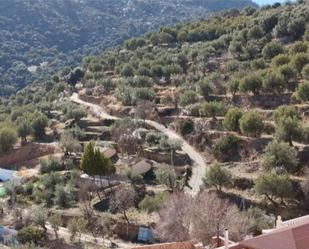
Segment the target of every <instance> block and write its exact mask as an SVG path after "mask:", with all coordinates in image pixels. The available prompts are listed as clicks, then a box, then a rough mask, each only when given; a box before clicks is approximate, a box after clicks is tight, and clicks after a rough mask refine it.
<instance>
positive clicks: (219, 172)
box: [203, 163, 232, 192]
mask: <svg viewBox="0 0 309 249" xmlns="http://www.w3.org/2000/svg"><path fill="white" fill-rule="evenodd" d="M203 180H204V183H205V185H206V186H207V187H215V188H216V190H217V191H220V192H221V191H222V187H226V188H228V187H230V186H231V185H232V175H231V173H230V172H229V171H228V170H227V169H224V168H223V167H222V166H221V165H220V164H218V163H216V164H214V165H212V166H210V167H209V169H208V170H207V172H206V174H205V177H204V179H203Z"/></svg>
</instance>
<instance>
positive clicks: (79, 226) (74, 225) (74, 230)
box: [68, 218, 87, 241]
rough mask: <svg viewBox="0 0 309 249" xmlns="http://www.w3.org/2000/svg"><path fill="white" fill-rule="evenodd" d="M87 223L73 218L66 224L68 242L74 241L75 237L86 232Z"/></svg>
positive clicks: (81, 219)
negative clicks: (68, 233)
mask: <svg viewBox="0 0 309 249" xmlns="http://www.w3.org/2000/svg"><path fill="white" fill-rule="evenodd" d="M86 225H87V221H86V220H85V219H83V218H74V219H72V220H71V221H70V222H69V224H68V230H69V232H70V234H71V237H70V240H71V241H74V239H75V237H76V236H79V238H80V236H81V234H82V232H84V231H85V230H86Z"/></svg>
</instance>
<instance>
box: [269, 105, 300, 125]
mask: <svg viewBox="0 0 309 249" xmlns="http://www.w3.org/2000/svg"><path fill="white" fill-rule="evenodd" d="M273 117H274V120H275V123H276V124H278V123H279V122H280V120H281V119H286V118H288V117H290V118H295V119H299V115H298V113H297V110H296V109H295V107H294V106H290V105H283V106H280V107H278V108H277V109H276V110H275V111H274V113H273Z"/></svg>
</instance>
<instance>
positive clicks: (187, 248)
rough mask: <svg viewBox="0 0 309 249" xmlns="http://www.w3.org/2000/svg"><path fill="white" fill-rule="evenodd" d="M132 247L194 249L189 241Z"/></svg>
mask: <svg viewBox="0 0 309 249" xmlns="http://www.w3.org/2000/svg"><path fill="white" fill-rule="evenodd" d="M134 249H196V247H195V246H194V244H193V243H192V242H191V241H186V242H172V243H164V244H155V245H148V246H139V247H135V248H134Z"/></svg>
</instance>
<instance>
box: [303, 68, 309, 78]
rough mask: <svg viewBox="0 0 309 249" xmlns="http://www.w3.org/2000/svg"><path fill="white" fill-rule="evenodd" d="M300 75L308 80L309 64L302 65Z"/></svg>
mask: <svg viewBox="0 0 309 249" xmlns="http://www.w3.org/2000/svg"><path fill="white" fill-rule="evenodd" d="M302 75H303V77H304V78H305V79H306V80H309V64H308V65H306V66H304V68H303V70H302Z"/></svg>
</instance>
